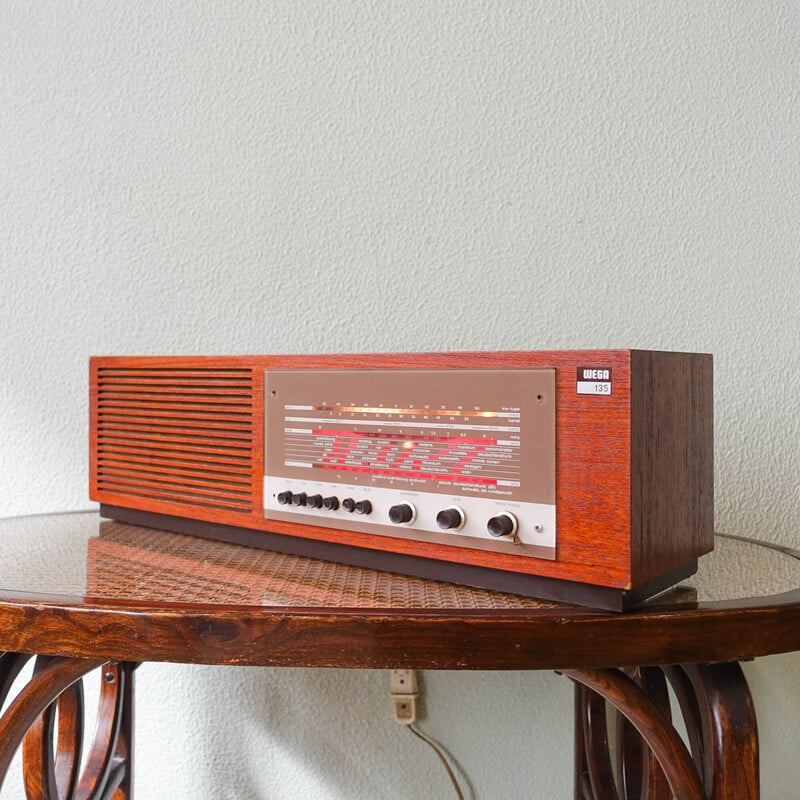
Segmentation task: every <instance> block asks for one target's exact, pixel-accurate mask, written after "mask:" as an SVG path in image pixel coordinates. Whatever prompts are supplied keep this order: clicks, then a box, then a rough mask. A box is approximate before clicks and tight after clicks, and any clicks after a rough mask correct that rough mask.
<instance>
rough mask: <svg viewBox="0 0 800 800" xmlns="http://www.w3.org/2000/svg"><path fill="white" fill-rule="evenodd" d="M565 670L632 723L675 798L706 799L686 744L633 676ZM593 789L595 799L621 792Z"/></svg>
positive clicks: (610, 671) (611, 671)
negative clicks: (657, 764) (598, 792)
mask: <svg viewBox="0 0 800 800" xmlns="http://www.w3.org/2000/svg"><path fill="white" fill-rule="evenodd" d="M562 674H564V675H566V676H567V677H569V678H570V679H572V680H573V681H575V682H576V683H579V684H582V685H583V686H585V687H586V688H588V689H590V690H591V692H593V693H595V694H597V695H599V696H600V697H602V698H603V699H604V700H606V701H608V702H609V703H610V704H611V705H613V706H614V708H616V709H617V711H619V712H620V713H621V714H622V715H623V716H624V717H625V718H626V719H627V720H628V721H629V722H630V723H631V724H632V725H633V727H634V728H635V729H636V731H637V732H638V733H639V735H640V736H641V737H642V739H643V740H644V742H645V743H646V744H647V746H648V748H649V749H650V751H651V752H652V753H653V755H654V757H655V758H656V760H657V761H658V763H659V765H660V767H661V769H662V770H663V772H664V776H665V777H666V780H667V783H668V784H669V788H670V791H671V792H672V795H673V796H674V798H675V800H706V797H705V791H704V789H703V785H702V783H701V780H700V776H699V775H698V774H697V770H696V768H695V765H694V762H693V761H692V757H691V755H690V753H689V751H688V750H687V749H686V745H684V743H683V741H682V739H681V738H680V736H679V735H678V732H677V731H676V730H675V728H673V727H672V724H671V723H670V721H669V720H668V719H667V718H666V717H665V716H664V715H663V714H662V713H661V711H660V710H659V708H658V706H657V705H656V704H655V703H654V702H653V701H652V700H651V699H650V698H649V697H648V696H647V695H646V694H645V692H644V691H643V690H642V689H641V688H640V687H639V686H638V685H637V684H636V683H635V682H634V681H633V680H632V679H631V678H629V677H628V676H627V675H625V674H624V673H623V672H622V671H620V670H618V669H597V670H591V669H584V670H563V673H562ZM591 692H590V694H591ZM603 722H604V723H605V720H603ZM587 724H588V725H591V721H590V720H589V722H588V723H586V724H584V728H586V726H587ZM605 757H607V756H605ZM592 758H593V754H592V753H591V752H588V753H587V761H591V760H592ZM592 791H593V792H594V794H590V795H588V797H589V798H591V799H592V800H595V798H597V800H600V798H601V797H602V798H604V797H616V796H621V795H618V794H617V790H616V788H615V786H614V785H612V786H604V787H603V794H602V795H598V794H597V792H595V790H594V787H592ZM579 796H580V795H579ZM626 800H628V798H626ZM630 800H633V798H632V797H631V798H630ZM637 800H638V798H637Z"/></svg>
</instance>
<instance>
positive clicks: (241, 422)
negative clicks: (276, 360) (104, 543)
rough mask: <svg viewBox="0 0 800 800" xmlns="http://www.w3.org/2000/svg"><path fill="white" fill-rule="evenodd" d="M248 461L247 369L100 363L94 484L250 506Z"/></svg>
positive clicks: (246, 509) (199, 502)
mask: <svg viewBox="0 0 800 800" xmlns="http://www.w3.org/2000/svg"><path fill="white" fill-rule="evenodd" d="M252 462H253V375H252V371H251V370H249V369H171V368H164V369H152V368H147V369H135V368H134V369H131V368H124V369H123V368H120V369H116V368H101V369H100V370H99V371H98V376H97V488H98V490H100V491H106V492H113V493H114V494H117V495H129V496H134V497H142V498H150V499H154V500H161V501H164V502H169V503H182V504H187V505H194V506H203V507H207V508H216V509H224V510H226V511H234V512H236V511H239V512H242V513H250V511H251V510H252V478H251V475H252Z"/></svg>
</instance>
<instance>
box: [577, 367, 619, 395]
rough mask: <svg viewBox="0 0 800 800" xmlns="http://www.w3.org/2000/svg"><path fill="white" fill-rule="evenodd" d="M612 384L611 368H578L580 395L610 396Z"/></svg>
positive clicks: (578, 389) (578, 391)
mask: <svg viewBox="0 0 800 800" xmlns="http://www.w3.org/2000/svg"><path fill="white" fill-rule="evenodd" d="M612 382H613V381H612V378H611V367H578V375H577V384H576V391H577V393H578V394H595V395H606V396H607V395H610V394H611V387H612Z"/></svg>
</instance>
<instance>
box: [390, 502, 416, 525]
mask: <svg viewBox="0 0 800 800" xmlns="http://www.w3.org/2000/svg"><path fill="white" fill-rule="evenodd" d="M416 516H417V509H416V508H414V506H413V505H412V504H411V503H399V504H398V505H396V506H392V507H391V508H390V509H389V519H390V520H391V521H392V522H393V523H394V524H395V525H402V524H403V523H404V522H413V521H414V517H416Z"/></svg>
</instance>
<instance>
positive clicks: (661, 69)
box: [0, 0, 800, 800]
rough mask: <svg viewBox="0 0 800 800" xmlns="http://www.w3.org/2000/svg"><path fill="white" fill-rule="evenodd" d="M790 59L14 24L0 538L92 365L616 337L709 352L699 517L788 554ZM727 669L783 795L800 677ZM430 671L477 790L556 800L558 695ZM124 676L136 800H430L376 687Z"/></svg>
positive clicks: (625, 23)
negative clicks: (737, 679) (747, 695)
mask: <svg viewBox="0 0 800 800" xmlns="http://www.w3.org/2000/svg"><path fill="white" fill-rule="evenodd" d="M798 53H800V19H798V11H797V7H796V5H795V4H793V3H790V2H785V3H783V2H773V1H771V0H767V1H766V2H761V3H749V2H744V1H743V0H731V2H727V3H724V4H722V3H714V4H710V3H709V4H707V3H697V2H675V0H669V2H666V1H665V2H655V3H648V4H634V3H627V2H625V3H592V2H590V3H585V2H579V1H578V0H564V1H563V2H558V3H555V2H553V3H543V2H538V3H536V2H521V1H520V2H513V1H512V2H502V3H497V2H492V0H472V1H470V2H467V0H464V1H462V2H457V1H456V0H449V2H431V0H405V1H404V2H402V3H392V2H378V1H377V0H371V1H370V2H341V3H329V2H312V1H309V2H285V1H284V2H271V3H246V2H242V1H241V0H240V1H238V2H233V1H232V2H227V3H218V2H217V3H212V2H209V1H208V0H205V1H201V0H194V1H190V0H174V1H173V2H161V3H159V2H150V1H147V0H144V1H143V2H137V3H125V2H121V0H104V2H100V0H94V1H92V0H85V1H84V2H78V1H77V0H60V2H58V3H46V2H33V3H32V2H29V0H24V1H23V0H7V2H5V3H3V4H2V6H1V7H0V272H1V275H0V277H2V283H1V284H0V287H1V288H0V364H1V365H2V376H3V377H2V381H0V465H1V466H0V514H2V515H12V514H20V513H28V512H34V511H43V510H58V509H68V508H81V507H85V506H86V505H87V500H86V481H87V477H86V429H87V423H86V415H87V414H86V407H87V397H86V395H87V392H86V371H87V370H86V367H87V359H88V357H89V355H91V354H100V353H190V352H192V353H238V352H245V351H250V352H275V353H279V352H314V351H381V350H394V349H407V350H422V349H455V348H459V349H460V348H467V349H495V348H499V349H505V348H529V349H541V348H559V347H606V346H622V347H648V348H664V349H687V350H701V351H709V352H712V353H714V354H715V357H716V456H717V517H718V527H719V528H720V529H723V530H726V531H730V532H735V533H740V534H746V535H759V536H766V537H769V538H772V539H775V540H780V541H784V542H793V543H794V544H796V545H797V544H800V534H798V527H797V520H798V518H800V491H798V489H799V488H800V487H798V476H799V475H800V463H799V457H798V447H797V443H798V437H800V379H799V378H798V376H799V375H800V347H799V346H798V344H799V343H798V338H799V336H798V334H800V330H799V328H800V325H799V324H798V321H799V319H800V315H799V314H798V303H799V302H800V271H798V253H800V238H799V237H798V220H799V219H800V200H799V199H798V198H800V192H798V185H800V183H799V179H800V169H799V167H800V97H798V94H799V92H800V59H799V58H798ZM748 673H749V675H750V677H751V680H752V683H753V687H754V691H755V693H756V700H757V702H758V703H759V705H760V708H761V730H762V743H763V744H764V747H765V749H767V750H768V752H766V753H765V756H764V795H765V800H772V798H782V797H789V796H793V795H794V794H795V793H796V785H797V779H798V774H799V773H800V770H798V769H797V768H796V764H795V757H794V756H795V753H794V748H793V746H792V739H794V740H795V741H796V739H797V736H798V735H799V734H800V729H798V724H797V723H796V721H795V720H796V719H797V718H798V716H800V714H798V712H799V711H800V689H797V688H796V687H797V685H798V678H800V674H799V673H800V670H799V669H798V658H797V657H792V656H787V657H781V658H774V659H766V660H763V661H760V662H757V663H756V664H754V665H750V666H749V668H748ZM425 683H426V687H427V693H428V701H427V708H428V719H427V720H426V722H425V725H426V728H427V729H428V730H429V731H430V732H432V733H433V734H435V735H437V736H439V737H440V738H441V739H443V740H444V741H445V742H446V743H447V745H448V747H449V748H450V750H451V751H452V752H453V753H454V754H455V755H456V756H457V757H458V758H459V759H460V760H461V762H462V763H463V764H464V766H465V768H466V770H467V771H468V773H469V774H470V776H471V778H472V782H473V785H474V787H475V789H476V797H479V798H481V800H494V799H495V798H503V799H505V798H534V800H545V799H548V800H550V799H552V798H556V797H567V796H568V795H569V788H568V787H569V783H570V760H571V744H570V741H571V740H570V736H571V732H570V729H569V723H570V711H569V707H570V706H569V704H570V690H569V687H568V686H567V685H566V682H565V681H563V680H560V679H558V678H556V677H555V676H552V675H548V674H531V675H526V674H522V673H512V674H498V673H471V674H458V673H438V674H437V673H427V674H426V675H425ZM139 686H140V691H139V701H140V704H139V720H140V723H141V730H140V736H139V741H138V751H137V753H138V763H137V787H138V790H139V795H138V796H139V797H140V798H144V799H145V800H149V799H150V798H154V799H155V800H159V799H160V798H163V797H178V798H193V800H195V799H196V800H205V799H206V798H208V800H212V799H213V800H219V798H270V799H272V798H297V797H303V796H306V797H313V798H324V799H325V800H328V799H330V800H352V799H353V798H365V799H367V798H369V799H370V800H371V798H376V797H380V798H387V799H388V800H394V798H397V800H400V799H401V798H402V799H403V800H406V799H407V798H415V799H419V800H423V799H425V800H427V798H433V797H437V798H438V797H447V796H448V795H447V787H446V785H445V783H444V779H443V778H442V775H441V770H440V769H439V767H438V766H437V764H436V763H435V761H434V759H433V757H432V756H430V755H429V754H428V753H427V752H425V751H424V750H422V749H421V746H420V745H418V743H417V742H416V740H413V739H412V738H411V737H410V736H408V734H407V733H406V732H405V731H402V730H399V729H398V728H397V727H395V726H394V725H393V723H390V722H389V721H388V716H389V711H388V708H389V707H388V701H387V699H386V696H385V695H386V680H385V675H384V674H383V673H380V672H355V673H348V672H341V671H331V672H315V671H305V670H285V671H279V670H259V669H249V670H246V669H242V670H232V669H229V670H220V669H211V668H190V667H183V666H152V665H148V666H146V667H143V668H142V671H141V673H140V684H139ZM187 698H194V699H195V700H196V702H197V703H198V705H199V706H208V710H202V709H198V710H194V711H192V710H190V709H187V708H186V707H185V702H186V699H187ZM190 761H195V762H196V763H199V764H200V765H201V768H200V770H199V773H197V774H193V772H192V769H191V768H190V764H189V762H190ZM18 791H19V790H18V788H15V787H13V786H9V788H8V796H9V797H15V796H19V795H18V794H16V795H15V792H18Z"/></svg>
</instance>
